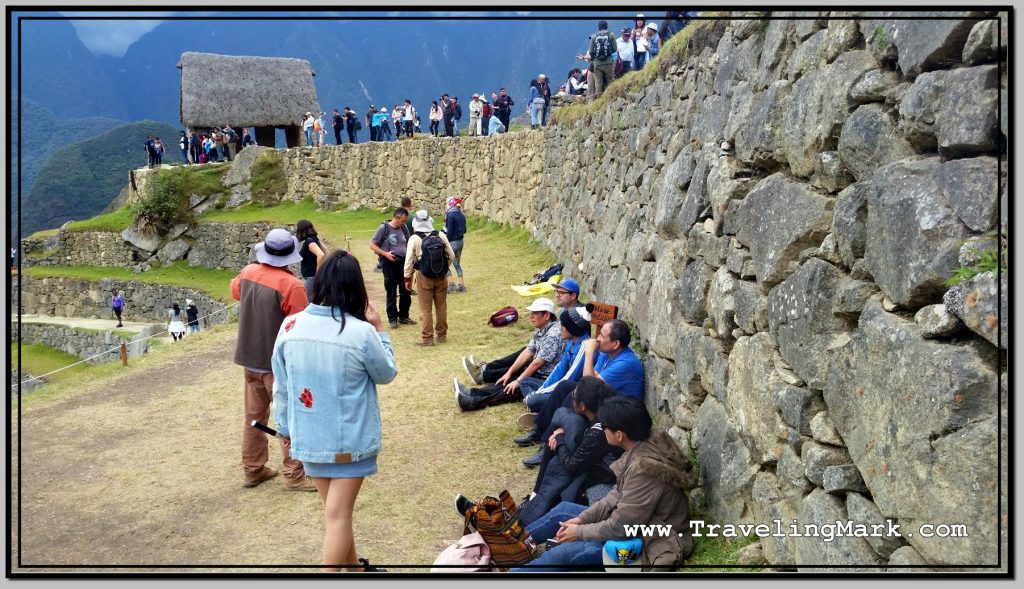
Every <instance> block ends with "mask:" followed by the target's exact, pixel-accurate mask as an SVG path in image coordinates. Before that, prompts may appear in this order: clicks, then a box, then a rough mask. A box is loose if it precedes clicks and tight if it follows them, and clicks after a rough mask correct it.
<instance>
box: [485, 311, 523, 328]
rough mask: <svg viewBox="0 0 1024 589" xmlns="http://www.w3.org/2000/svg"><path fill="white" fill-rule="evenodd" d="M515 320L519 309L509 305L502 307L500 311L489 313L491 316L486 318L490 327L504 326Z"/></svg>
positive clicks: (517, 317)
mask: <svg viewBox="0 0 1024 589" xmlns="http://www.w3.org/2000/svg"><path fill="white" fill-rule="evenodd" d="M516 321H519V311H516V308H515V307H511V306H509V307H502V308H501V310H500V311H497V312H496V313H494V314H493V315H491V318H490V319H488V320H487V322H488V323H490V324H491V327H504V326H506V325H508V324H510V323H515V322H516Z"/></svg>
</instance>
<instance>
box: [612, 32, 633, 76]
mask: <svg viewBox="0 0 1024 589" xmlns="http://www.w3.org/2000/svg"><path fill="white" fill-rule="evenodd" d="M617 45H618V49H617V52H618V54H619V63H621V64H622V72H621V73H616V77H618V76H621V75H622V74H624V73H626V72H629V71H632V70H633V29H630V28H625V29H622V37H620V38H619V39H618V43H617Z"/></svg>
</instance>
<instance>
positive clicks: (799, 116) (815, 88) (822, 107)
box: [782, 51, 878, 178]
mask: <svg viewBox="0 0 1024 589" xmlns="http://www.w3.org/2000/svg"><path fill="white" fill-rule="evenodd" d="M877 67H878V62H876V61H875V59H874V58H873V57H872V56H871V54H870V53H869V52H867V51H851V52H849V53H844V54H842V55H840V56H839V58H838V59H836V60H835V61H834V62H833V63H832V64H830V65H828V66H826V67H824V68H821V69H817V70H811V71H809V72H808V73H807V74H806V75H805V76H803V77H802V78H800V79H799V80H798V81H797V82H796V83H794V84H793V92H792V94H791V95H790V99H789V101H788V102H787V106H786V109H785V114H784V115H783V127H782V145H783V149H784V151H785V154H786V160H787V161H788V162H789V167H790V170H791V171H792V172H793V173H794V174H795V175H797V176H802V177H805V178H806V177H809V176H810V175H811V173H812V172H814V163H815V157H816V156H817V155H818V153H819V152H822V151H834V150H835V149H836V138H837V137H838V136H839V132H840V129H841V128H842V126H843V122H844V121H845V120H846V117H847V114H848V113H849V111H850V110H852V107H853V106H855V103H854V102H853V101H852V100H851V99H850V97H849V92H850V88H852V87H853V84H854V83H855V82H856V81H857V80H858V79H860V77H861V76H862V75H863V74H864V73H865V72H868V71H870V70H873V69H876V68H877Z"/></svg>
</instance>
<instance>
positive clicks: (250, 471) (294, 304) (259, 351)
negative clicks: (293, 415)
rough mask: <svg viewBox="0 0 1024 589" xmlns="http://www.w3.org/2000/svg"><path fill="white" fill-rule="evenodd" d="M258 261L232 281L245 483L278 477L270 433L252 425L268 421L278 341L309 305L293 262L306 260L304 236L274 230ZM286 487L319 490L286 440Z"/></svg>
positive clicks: (260, 245)
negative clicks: (242, 404) (301, 250)
mask: <svg viewBox="0 0 1024 589" xmlns="http://www.w3.org/2000/svg"><path fill="white" fill-rule="evenodd" d="M253 249H255V251H256V260H257V263H254V264H249V265H248V266H246V267H245V268H242V271H241V272H240V273H239V274H238V276H236V277H235V278H234V280H232V281H231V296H232V297H233V298H234V299H235V300H236V301H239V306H238V343H237V344H236V346H235V357H234V360H235V364H238V365H240V366H242V367H243V374H244V378H245V419H244V421H243V422H242V486H243V487H247V488H248V487H255V486H256V485H259V484H260V483H262V482H263V481H266V480H269V479H272V478H274V477H276V476H277V474H278V473H277V471H276V470H274V469H272V468H269V467H268V466H267V465H266V463H267V459H268V458H269V449H268V447H267V446H268V443H267V437H266V435H265V434H263V432H261V431H259V430H258V429H255V428H253V427H251V426H250V425H249V424H250V423H252V421H253V420H255V421H259V422H262V423H266V422H267V419H268V418H269V417H270V402H271V395H272V391H273V390H274V373H273V372H272V368H271V356H272V355H273V352H274V340H275V339H276V338H277V332H278V330H279V329H280V327H281V324H282V323H284V320H285V317H288V316H289V315H294V314H296V313H298V312H299V311H301V310H303V309H305V308H306V305H307V304H308V301H307V300H306V290H305V289H304V288H303V287H302V282H300V281H299V279H298V278H296V277H295V276H294V275H293V274H292V273H291V271H290V270H288V266H289V265H291V264H298V263H299V262H301V261H302V256H300V255H299V240H297V239H295V237H293V236H292V234H291V233H289V232H288V230H287V229H271V230H270V232H269V233H267V238H266V240H264V241H262V242H260V243H257V244H256V246H255V247H254V248H253ZM281 442H282V443H281V454H282V455H283V461H284V467H283V469H282V472H283V474H284V479H285V489H287V490H290V491H314V490H316V486H315V485H314V484H313V481H312V480H311V479H310V478H309V477H307V476H306V471H305V470H304V469H303V468H302V462H300V461H298V460H295V459H294V458H292V457H291V455H290V454H289V452H288V447H287V446H286V445H285V444H284V442H283V439H282V440H281Z"/></svg>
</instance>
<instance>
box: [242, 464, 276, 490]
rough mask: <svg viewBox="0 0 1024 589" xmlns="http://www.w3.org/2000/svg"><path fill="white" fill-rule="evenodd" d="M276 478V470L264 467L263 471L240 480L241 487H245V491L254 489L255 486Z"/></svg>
mask: <svg viewBox="0 0 1024 589" xmlns="http://www.w3.org/2000/svg"><path fill="white" fill-rule="evenodd" d="M276 476H277V471H276V470H274V469H272V468H268V467H266V466H264V467H263V470H261V471H259V472H258V473H256V474H255V475H252V476H246V477H244V478H243V479H242V486H243V487H245V488H246V489H251V488H252V487H255V486H256V485H258V484H260V483H262V482H263V481H268V480H270V479H272V478H274V477H276Z"/></svg>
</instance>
